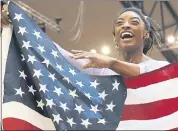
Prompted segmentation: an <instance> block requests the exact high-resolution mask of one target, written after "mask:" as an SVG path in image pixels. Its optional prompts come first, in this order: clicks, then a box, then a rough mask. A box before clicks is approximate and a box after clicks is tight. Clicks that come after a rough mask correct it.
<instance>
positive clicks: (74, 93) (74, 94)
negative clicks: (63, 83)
mask: <svg viewBox="0 0 178 131" xmlns="http://www.w3.org/2000/svg"><path fill="white" fill-rule="evenodd" d="M69 92H70V93H69V95H71V96H72V97H73V98H75V97H78V95H77V94H76V90H74V91H72V90H70V89H69Z"/></svg>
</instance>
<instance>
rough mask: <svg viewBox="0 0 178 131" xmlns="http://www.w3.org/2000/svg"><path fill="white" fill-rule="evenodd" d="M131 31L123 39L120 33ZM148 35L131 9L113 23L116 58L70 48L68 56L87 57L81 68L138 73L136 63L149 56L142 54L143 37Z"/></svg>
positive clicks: (75, 57) (142, 23)
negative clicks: (70, 53) (117, 50)
mask: <svg viewBox="0 0 178 131" xmlns="http://www.w3.org/2000/svg"><path fill="white" fill-rule="evenodd" d="M124 31H129V32H131V33H132V34H133V35H134V37H133V38H131V39H127V40H125V39H124V40H123V39H122V38H121V37H120V34H121V33H122V32H124ZM146 37H148V32H147V31H146V30H145V25H144V22H143V21H142V19H141V18H140V16H139V15H138V14H137V13H135V12H132V11H127V12H124V13H123V14H121V15H120V16H119V18H118V19H117V20H116V23H115V36H114V41H115V43H116V44H117V45H118V46H119V57H118V59H115V58H112V57H108V56H104V55H101V54H97V53H92V52H86V51H82V50H80V51H79V50H72V51H71V52H72V53H73V54H72V55H71V56H70V57H71V58H74V59H89V63H87V64H85V65H83V68H109V69H111V70H113V71H115V72H116V73H119V74H121V75H123V76H126V77H132V76H137V75H140V69H139V67H138V65H137V64H138V63H140V62H143V61H147V60H149V59H150V58H149V57H146V56H145V55H143V44H144V38H146Z"/></svg>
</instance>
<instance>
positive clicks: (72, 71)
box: [69, 68, 76, 76]
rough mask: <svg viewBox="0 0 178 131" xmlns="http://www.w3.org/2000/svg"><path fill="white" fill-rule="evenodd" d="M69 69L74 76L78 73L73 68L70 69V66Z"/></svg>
mask: <svg viewBox="0 0 178 131" xmlns="http://www.w3.org/2000/svg"><path fill="white" fill-rule="evenodd" d="M69 70H70V71H69V72H70V73H71V74H72V75H73V76H74V75H76V73H75V71H74V70H72V69H70V68H69Z"/></svg>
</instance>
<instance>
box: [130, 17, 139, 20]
mask: <svg viewBox="0 0 178 131" xmlns="http://www.w3.org/2000/svg"><path fill="white" fill-rule="evenodd" d="M131 19H138V20H139V21H140V19H139V18H138V17H132V18H131Z"/></svg>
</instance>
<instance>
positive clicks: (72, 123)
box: [67, 117, 76, 127]
mask: <svg viewBox="0 0 178 131" xmlns="http://www.w3.org/2000/svg"><path fill="white" fill-rule="evenodd" d="M67 123H69V124H70V126H71V127H72V125H74V124H76V123H75V122H74V121H73V118H70V119H69V118H68V117H67Z"/></svg>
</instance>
